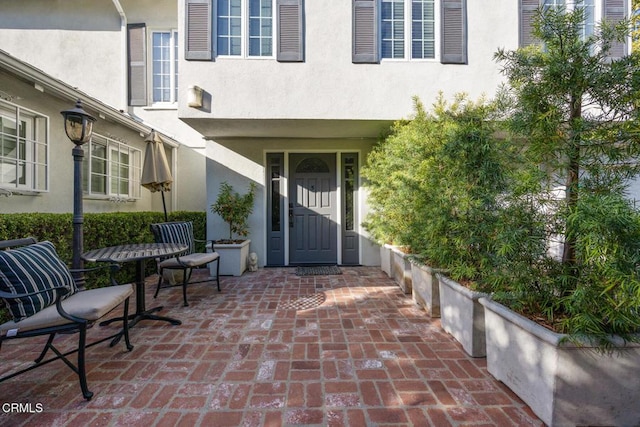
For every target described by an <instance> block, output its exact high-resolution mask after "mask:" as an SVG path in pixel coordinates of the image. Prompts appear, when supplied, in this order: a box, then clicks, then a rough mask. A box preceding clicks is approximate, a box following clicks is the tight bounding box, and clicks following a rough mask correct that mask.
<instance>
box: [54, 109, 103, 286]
mask: <svg viewBox="0 0 640 427" xmlns="http://www.w3.org/2000/svg"><path fill="white" fill-rule="evenodd" d="M60 114H62V116H63V117H64V131H65V132H66V133H67V136H68V137H69V139H70V140H71V141H72V142H73V143H74V144H75V147H74V148H73V150H72V152H71V153H72V154H73V243H72V251H73V254H72V258H71V268H72V269H81V268H83V267H84V262H83V261H82V252H83V251H84V235H83V230H82V224H83V223H84V215H83V212H82V159H83V158H84V150H83V149H82V144H84V143H86V142H89V140H90V139H91V133H92V132H93V123H94V122H95V121H96V118H95V117H93V116H91V115H90V114H88V113H87V112H86V111H84V110H83V109H82V101H80V100H78V101H77V102H76V106H75V108H72V109H70V110H65V111H61V112H60ZM73 277H74V279H75V281H76V285H77V286H78V287H79V288H81V289H83V288H84V283H85V279H84V274H83V273H80V272H78V273H74V276H73Z"/></svg>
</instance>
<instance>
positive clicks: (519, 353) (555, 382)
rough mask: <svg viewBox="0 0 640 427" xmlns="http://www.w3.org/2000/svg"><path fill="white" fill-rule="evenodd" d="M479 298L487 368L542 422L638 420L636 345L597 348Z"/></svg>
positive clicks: (639, 393)
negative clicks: (609, 350) (607, 351)
mask: <svg viewBox="0 0 640 427" xmlns="http://www.w3.org/2000/svg"><path fill="white" fill-rule="evenodd" d="M480 303H481V304H482V305H483V306H484V307H485V322H486V333H487V369H488V371H489V373H491V375H493V376H494V377H495V378H496V379H498V380H500V381H502V382H503V383H504V384H505V385H506V386H507V387H509V388H510V389H511V390H512V391H513V392H514V393H515V394H517V395H518V396H519V397H520V398H521V399H522V400H523V401H524V402H525V403H526V404H527V405H529V407H530V408H531V410H532V411H533V412H534V413H535V414H536V415H537V416H538V417H540V419H541V420H542V421H543V422H544V423H545V424H547V425H549V426H575V425H616V426H632V425H640V404H638V402H639V401H640V345H636V344H628V345H627V346H625V347H619V348H618V349H616V350H614V352H613V353H611V354H605V353H601V352H600V353H598V352H596V351H595V349H594V348H593V347H592V346H590V345H589V344H588V343H585V344H584V345H582V346H579V345H576V344H574V343H571V342H569V341H563V338H566V336H565V335H562V334H557V333H555V332H553V331H550V330H549V329H547V328H545V327H543V326H541V325H539V324H537V323H535V322H533V321H532V320H530V319H527V318H526V317H524V316H521V315H519V314H517V313H515V312H514V311H512V310H509V309H508V308H507V307H505V306H503V305H501V304H499V303H496V302H495V301H492V300H491V299H489V298H481V299H480ZM621 346H622V342H621Z"/></svg>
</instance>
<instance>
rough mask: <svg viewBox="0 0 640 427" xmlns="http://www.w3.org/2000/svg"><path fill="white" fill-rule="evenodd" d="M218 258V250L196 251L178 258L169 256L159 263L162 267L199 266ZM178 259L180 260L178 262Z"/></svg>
mask: <svg viewBox="0 0 640 427" xmlns="http://www.w3.org/2000/svg"><path fill="white" fill-rule="evenodd" d="M218 258H220V254H218V253H217V252H207V253H195V254H190V255H184V256H181V257H178V258H168V259H165V260H164V261H162V262H160V264H158V265H159V266H160V268H186V267H199V266H201V265H205V264H209V263H210V262H213V261H215V260H217V259H218ZM178 259H179V260H180V262H178Z"/></svg>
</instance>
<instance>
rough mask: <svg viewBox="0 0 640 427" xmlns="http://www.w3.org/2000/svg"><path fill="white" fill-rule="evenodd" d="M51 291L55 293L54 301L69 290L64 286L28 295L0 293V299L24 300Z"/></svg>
mask: <svg viewBox="0 0 640 427" xmlns="http://www.w3.org/2000/svg"><path fill="white" fill-rule="evenodd" d="M51 291H54V292H55V293H56V300H58V299H60V297H61V296H64V295H66V294H68V293H69V288H67V287H65V286H54V287H53V288H49V289H42V290H39V291H35V292H30V293H28V294H12V293H9V292H4V291H0V298H5V299H18V298H26V297H31V296H34V295H38V294H43V293H45V292H51Z"/></svg>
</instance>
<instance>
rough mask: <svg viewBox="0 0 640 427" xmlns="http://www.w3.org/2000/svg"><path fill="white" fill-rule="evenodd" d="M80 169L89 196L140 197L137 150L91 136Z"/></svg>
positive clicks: (139, 171)
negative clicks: (82, 170)
mask: <svg viewBox="0 0 640 427" xmlns="http://www.w3.org/2000/svg"><path fill="white" fill-rule="evenodd" d="M83 168H84V172H83V187H84V191H85V192H86V193H87V194H89V195H90V196H105V197H116V198H123V199H137V198H139V197H140V173H141V151H140V150H138V149H136V148H133V147H130V146H128V145H126V144H124V143H122V142H120V141H116V140H114V139H112V138H108V137H105V136H101V135H97V134H93V136H92V137H91V141H90V142H89V143H88V144H86V145H85V161H84V162H83Z"/></svg>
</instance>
